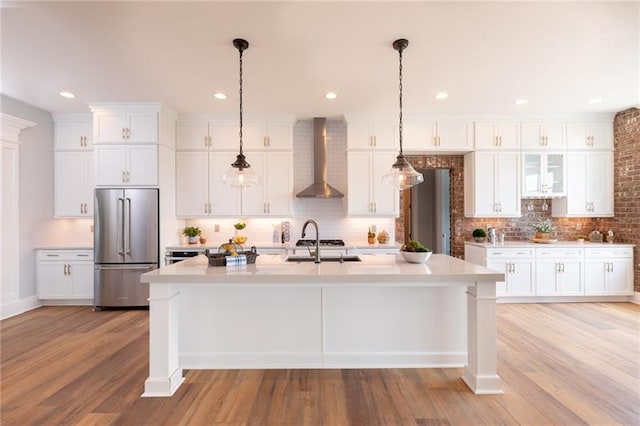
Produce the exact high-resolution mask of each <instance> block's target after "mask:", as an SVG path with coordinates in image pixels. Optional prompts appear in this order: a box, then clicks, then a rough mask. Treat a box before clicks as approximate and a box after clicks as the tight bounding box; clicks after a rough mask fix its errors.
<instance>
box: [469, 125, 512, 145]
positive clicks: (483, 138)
mask: <svg viewBox="0 0 640 426" xmlns="http://www.w3.org/2000/svg"><path fill="white" fill-rule="evenodd" d="M474 135H475V148H476V149H480V150H482V149H520V123H482V122H476V123H475V124H474Z"/></svg>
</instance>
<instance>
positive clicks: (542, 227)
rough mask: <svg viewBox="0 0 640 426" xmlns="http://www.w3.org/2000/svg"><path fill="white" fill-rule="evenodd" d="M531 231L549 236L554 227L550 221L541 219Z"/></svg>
mask: <svg viewBox="0 0 640 426" xmlns="http://www.w3.org/2000/svg"><path fill="white" fill-rule="evenodd" d="M533 229H535V230H536V232H543V233H545V234H550V233H551V232H553V231H554V229H555V227H554V226H553V222H551V219H542V220H540V221H539V222H538V223H536V224H534V225H533Z"/></svg>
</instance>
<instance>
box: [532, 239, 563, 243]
mask: <svg viewBox="0 0 640 426" xmlns="http://www.w3.org/2000/svg"><path fill="white" fill-rule="evenodd" d="M529 241H533V242H534V243H540V244H553V243H557V242H558V240H556V239H552V238H529Z"/></svg>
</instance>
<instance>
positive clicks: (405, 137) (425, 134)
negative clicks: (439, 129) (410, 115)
mask: <svg viewBox="0 0 640 426" xmlns="http://www.w3.org/2000/svg"><path fill="white" fill-rule="evenodd" d="M402 127H403V128H402V150H403V151H406V152H425V151H432V150H434V149H435V148H436V142H437V139H436V123H435V122H408V123H404V124H403V126H402Z"/></svg>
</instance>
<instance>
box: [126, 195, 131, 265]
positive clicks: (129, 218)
mask: <svg viewBox="0 0 640 426" xmlns="http://www.w3.org/2000/svg"><path fill="white" fill-rule="evenodd" d="M127 254H128V255H129V256H131V198H129V197H127Z"/></svg>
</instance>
